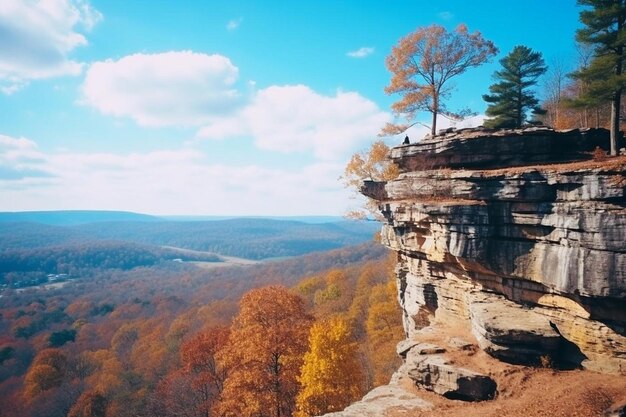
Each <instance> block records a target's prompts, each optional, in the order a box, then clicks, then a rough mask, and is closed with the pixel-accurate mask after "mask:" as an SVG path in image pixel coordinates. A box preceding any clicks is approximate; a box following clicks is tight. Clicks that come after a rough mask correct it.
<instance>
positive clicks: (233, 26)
mask: <svg viewBox="0 0 626 417" xmlns="http://www.w3.org/2000/svg"><path fill="white" fill-rule="evenodd" d="M241 22H243V17H239V18H237V19H232V20H229V21H228V23H227V24H226V29H227V30H229V31H231V32H232V31H233V30H237V29H238V28H239V26H241Z"/></svg>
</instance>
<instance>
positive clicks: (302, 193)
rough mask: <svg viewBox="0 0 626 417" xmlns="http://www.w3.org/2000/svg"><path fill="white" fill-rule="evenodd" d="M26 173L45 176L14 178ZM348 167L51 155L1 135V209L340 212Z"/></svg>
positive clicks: (160, 155) (184, 155)
mask: <svg viewBox="0 0 626 417" xmlns="http://www.w3.org/2000/svg"><path fill="white" fill-rule="evenodd" d="M20 168H21V169H22V170H23V171H24V170H26V169H28V170H36V171H38V172H40V173H44V174H45V176H42V175H29V173H25V174H26V175H14V172H16V171H17V170H18V169H20ZM341 168H342V164H336V163H312V164H308V165H304V166H301V167H298V168H296V169H291V170H289V169H286V168H278V167H267V166H262V165H259V164H242V165H239V166H234V165H228V166H227V165H224V164H210V163H207V159H206V154H204V153H203V152H201V151H200V150H198V149H192V148H180V149H169V150H160V151H152V152H145V153H130V154H114V153H77V152H48V153H46V152H42V151H40V150H39V149H38V147H37V145H36V143H35V142H33V141H31V140H28V139H24V138H11V137H8V136H0V194H1V195H2V196H3V198H2V199H0V210H2V211H13V210H33V209H38V210H55V209H93V210H105V209H108V210H129V211H136V212H143V213H153V214H222V215H223V214H225V213H228V214H230V215H249V214H251V213H254V214H256V215H297V214H302V213H310V214H336V213H341V212H344V211H345V210H346V208H347V207H348V206H349V204H350V201H349V199H348V197H347V195H346V194H347V193H346V192H345V189H343V187H342V186H341V184H339V183H338V181H337V176H338V172H341ZM9 171H11V172H10V173H9ZM2 173H8V175H4V176H3V175H2ZM23 173H24V172H23Z"/></svg>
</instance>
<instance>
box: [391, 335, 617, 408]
mask: <svg viewBox="0 0 626 417" xmlns="http://www.w3.org/2000/svg"><path fill="white" fill-rule="evenodd" d="M454 336H456V337H461V338H463V339H464V340H467V341H468V342H474V341H475V339H474V338H473V337H472V336H471V335H470V334H467V332H465V331H463V330H462V329H459V328H445V329H439V331H437V333H436V334H429V335H426V336H424V337H420V338H419V339H420V341H424V342H432V343H436V344H437V345H439V346H444V347H446V348H448V345H447V341H448V340H449V338H450V337H454ZM446 357H447V358H449V359H450V361H451V362H453V363H454V364H456V365H458V366H461V367H466V368H468V369H472V370H475V371H478V372H481V373H483V374H485V375H489V376H491V377H492V378H493V379H494V380H495V381H496V382H497V383H498V394H497V397H496V398H495V399H494V400H491V401H483V402H465V401H458V400H448V399H446V398H444V397H442V396H440V395H437V394H434V393H432V392H430V391H426V390H422V389H418V388H417V387H415V386H414V385H413V384H412V381H410V380H409V379H408V378H405V379H404V380H403V384H404V386H405V388H407V390H408V391H411V392H414V393H416V394H417V395H418V396H419V397H421V398H423V399H424V400H426V401H429V402H431V403H432V404H433V406H434V407H433V409H432V410H428V411H424V410H421V411H417V410H413V411H407V410H399V409H398V410H390V412H389V413H388V417H401V416H402V417H474V416H475V417H604V416H609V415H611V410H615V409H621V408H622V407H624V406H626V376H618V375H603V374H599V373H595V372H591V371H585V370H576V371H559V370H555V369H550V368H531V367H525V366H516V365H509V364H505V363H503V362H500V361H498V360H496V359H494V358H492V357H490V356H489V355H487V354H486V353H484V352H482V351H480V350H465V351H460V350H450V351H449V352H448V353H447V354H446Z"/></svg>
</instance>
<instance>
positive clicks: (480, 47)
mask: <svg viewBox="0 0 626 417" xmlns="http://www.w3.org/2000/svg"><path fill="white" fill-rule="evenodd" d="M497 53H498V49H497V48H496V47H495V45H494V44H493V43H492V42H491V41H488V40H486V39H484V38H483V36H482V35H481V34H480V32H474V33H469V32H468V30H467V27H466V26H465V25H463V24H460V25H459V26H457V28H456V29H455V30H454V31H450V32H448V31H447V30H446V29H445V28H444V27H443V26H439V25H431V26H427V27H421V28H418V29H417V30H416V31H414V32H412V33H410V34H408V35H407V36H405V37H404V38H402V39H400V41H399V42H398V44H397V45H396V46H395V47H393V49H392V51H391V54H390V55H389V56H388V57H387V61H386V64H387V68H388V69H389V71H390V72H391V74H392V76H391V83H390V84H389V85H388V86H387V87H386V88H385V92H386V93H387V94H401V95H402V98H401V99H400V100H399V101H396V102H395V103H393V104H392V106H391V109H392V111H393V113H394V116H396V118H403V119H405V121H406V123H387V125H386V126H385V127H384V128H383V130H382V132H381V135H382V136H387V135H395V134H398V133H402V132H404V131H406V130H407V129H408V128H409V127H411V126H413V125H415V124H417V123H419V122H417V121H415V118H416V115H417V113H418V112H421V111H425V112H428V113H431V115H432V124H431V126H430V130H431V134H432V135H433V136H434V135H435V134H436V132H437V116H438V115H442V116H446V117H449V118H459V117H462V116H463V115H464V114H468V113H469V112H468V111H462V112H457V113H453V112H451V111H449V110H448V109H447V107H446V105H445V99H446V98H448V96H449V95H450V93H451V92H452V86H451V85H450V83H449V81H450V79H451V78H453V77H455V76H457V75H460V74H463V73H464V72H465V71H466V70H467V69H469V68H471V67H477V66H479V65H481V64H483V63H484V62H486V61H488V60H489V59H490V58H491V57H493V56H494V55H496V54H497Z"/></svg>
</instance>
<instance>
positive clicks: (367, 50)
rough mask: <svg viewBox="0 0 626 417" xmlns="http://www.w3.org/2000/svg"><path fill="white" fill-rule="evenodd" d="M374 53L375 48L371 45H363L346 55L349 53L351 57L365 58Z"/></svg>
mask: <svg viewBox="0 0 626 417" xmlns="http://www.w3.org/2000/svg"><path fill="white" fill-rule="evenodd" d="M373 53H374V48H372V47H369V46H363V47H361V48H359V49H357V50H356V51H350V52H348V53H347V54H346V55H348V56H349V57H350V58H365V57H366V56H368V55H371V54H373Z"/></svg>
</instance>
